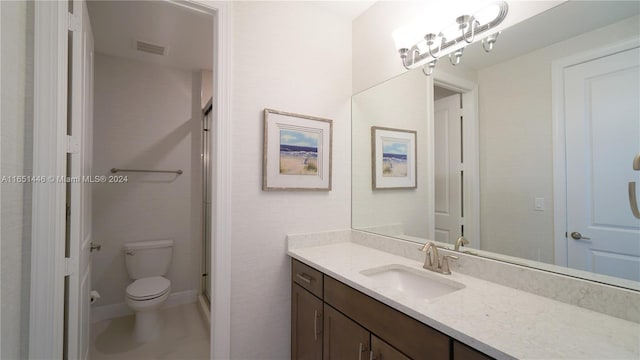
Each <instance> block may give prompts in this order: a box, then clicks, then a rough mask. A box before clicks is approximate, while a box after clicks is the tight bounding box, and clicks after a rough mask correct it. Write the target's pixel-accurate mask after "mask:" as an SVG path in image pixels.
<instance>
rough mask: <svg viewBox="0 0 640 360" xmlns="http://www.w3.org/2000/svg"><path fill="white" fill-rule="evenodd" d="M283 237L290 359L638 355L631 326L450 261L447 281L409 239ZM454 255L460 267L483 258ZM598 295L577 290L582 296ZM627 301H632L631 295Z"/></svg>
mask: <svg viewBox="0 0 640 360" xmlns="http://www.w3.org/2000/svg"><path fill="white" fill-rule="evenodd" d="M354 234H355V236H354ZM288 241H289V245H288V246H289V250H288V254H289V256H291V257H292V264H291V279H292V281H291V283H292V284H291V286H292V290H291V296H292V302H291V307H292V323H291V326H292V327H291V331H292V333H291V338H292V342H291V354H292V358H293V359H302V358H309V359H349V358H352V359H356V358H358V359H490V358H498V359H514V358H515V359H527V358H591V359H593V358H598V359H604V358H625V359H633V358H638V357H639V356H640V324H638V323H637V322H633V321H628V320H626V319H621V318H618V317H614V316H610V315H607V314H603V313H599V312H596V311H592V310H588V309H585V308H583V307H580V306H576V305H572V304H567V303H565V302H561V301H558V300H556V299H553V298H549V297H545V296H540V295H538V294H535V293H534V292H526V291H522V290H518V289H517V288H515V287H511V286H505V285H500V284H498V283H496V282H493V281H487V280H485V279H480V278H478V277H474V276H470V275H468V274H463V273H461V271H460V270H461V266H460V264H457V263H456V262H453V263H452V265H451V269H452V274H451V275H442V274H438V273H435V272H432V271H428V270H424V269H423V268H422V265H423V262H424V260H423V257H424V253H423V252H420V251H418V246H416V244H413V243H410V242H406V241H402V240H398V239H392V238H386V237H383V236H378V235H372V234H365V233H362V232H358V231H344V232H337V233H323V234H309V235H293V236H289V238H288ZM443 251H446V250H443ZM448 253H449V254H450V252H448ZM459 255H460V258H461V259H460V260H459V262H460V263H461V264H464V266H466V267H467V268H474V269H481V268H482V266H483V265H482V264H475V265H473V266H470V263H471V262H486V261H491V260H488V259H481V258H477V257H476V258H474V257H473V256H469V255H464V254H459ZM420 259H422V261H421V260H420ZM501 266H505V268H503V269H502V271H504V272H510V273H517V274H518V276H519V277H521V278H524V279H527V282H529V283H531V284H534V285H535V284H536V283H537V282H538V281H540V278H537V275H536V274H533V273H535V272H539V271H538V270H534V269H524V268H521V267H518V266H517V265H513V264H503V265H501ZM392 273H395V275H393V276H394V277H393V278H392V279H386V278H385V276H386V275H390V274H392ZM407 274H408V275H407ZM485 275H486V274H485ZM557 276H561V275H557ZM410 278H415V279H414V280H413V282H412V280H410ZM408 279H409V280H408ZM420 279H423V280H420ZM421 281H422V282H423V283H424V284H426V286H424V287H425V288H426V290H429V288H431V287H432V286H436V287H441V288H442V289H440V290H439V292H437V291H436V293H429V292H428V291H427V292H422V290H421V289H420V287H422V284H421ZM539 285H541V284H538V285H537V286H539ZM599 286H607V285H599ZM443 289H444V290H443ZM603 291H604V290H602V289H600V290H596V289H590V288H588V287H585V288H584V291H583V294H582V296H583V297H585V298H587V297H596V295H595V294H596V293H598V292H603ZM604 292H606V291H604ZM607 296H608V297H610V298H611V299H614V298H615V296H612V295H607ZM625 296H626V300H625V301H629V302H634V301H637V300H638V299H637V294H635V293H634V292H628V293H624V294H623V296H622V297H623V298H624V297H625ZM634 296H635V297H634ZM612 301H613V300H612ZM631 307H634V305H631ZM632 316H634V315H632Z"/></svg>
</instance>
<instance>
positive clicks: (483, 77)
mask: <svg viewBox="0 0 640 360" xmlns="http://www.w3.org/2000/svg"><path fill="white" fill-rule="evenodd" d="M639 19H640V18H639V17H638V16H635V17H633V18H629V19H627V20H623V21H621V22H618V23H616V24H613V25H609V26H607V27H604V28H601V29H598V30H595V31H591V32H589V33H586V34H583V35H580V36H577V37H574V38H572V39H569V40H566V41H562V42H559V43H556V44H553V45H551V46H547V47H545V48H542V49H539V50H536V51H533V52H530V53H528V54H525V55H522V56H520V57H517V58H514V59H512V60H509V61H506V62H503V63H501V64H497V65H494V66H491V67H488V68H485V69H482V70H479V71H478V82H479V104H480V106H479V111H480V194H481V199H480V204H481V208H480V214H481V215H482V216H481V219H482V222H481V226H480V229H481V239H482V249H483V250H488V251H495V252H500V253H503V254H508V255H512V256H518V257H524V258H527V259H532V260H540V261H544V262H549V263H553V261H554V255H553V253H554V249H553V168H552V166H553V149H552V137H551V136H552V128H551V126H552V124H551V116H552V112H551V111H552V109H551V105H552V104H551V102H552V99H551V82H552V77H551V65H552V62H553V61H554V60H557V59H561V58H563V57H567V56H570V55H573V54H576V53H580V52H584V51H587V50H590V49H594V48H598V47H602V46H606V45H610V44H611V41H612V39H620V40H622V39H626V38H630V37H632V36H638V29H640V20H639ZM536 197H542V198H544V199H545V208H546V210H545V211H534V210H533V207H534V199H535V198H536ZM514 239H518V240H517V241H514Z"/></svg>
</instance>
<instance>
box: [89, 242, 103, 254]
mask: <svg viewBox="0 0 640 360" xmlns="http://www.w3.org/2000/svg"><path fill="white" fill-rule="evenodd" d="M100 249H102V245H93V242H92V243H91V245H90V246H89V252H94V251H100Z"/></svg>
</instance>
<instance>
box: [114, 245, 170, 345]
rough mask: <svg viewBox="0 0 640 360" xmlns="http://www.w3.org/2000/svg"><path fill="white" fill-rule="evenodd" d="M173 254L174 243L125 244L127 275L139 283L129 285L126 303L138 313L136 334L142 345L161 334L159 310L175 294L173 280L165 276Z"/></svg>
mask: <svg viewBox="0 0 640 360" xmlns="http://www.w3.org/2000/svg"><path fill="white" fill-rule="evenodd" d="M172 253H173V240H153V241H139V242H130V243H126V244H124V254H125V256H124V257H125V263H126V264H127V272H128V273H129V277H130V278H131V279H133V280H135V281H134V282H133V283H131V284H130V285H129V286H127V291H126V293H127V294H126V303H127V305H129V307H130V308H131V309H133V311H135V312H136V323H135V330H134V333H135V339H136V341H138V342H149V341H151V340H153V339H154V338H156V336H157V335H158V332H159V327H160V324H159V322H158V309H159V308H160V307H161V306H162V304H164V302H165V301H166V300H167V298H169V294H170V293H171V281H169V279H167V278H165V277H164V276H163V275H165V274H166V273H167V271H168V270H169V265H170V264H171V255H172Z"/></svg>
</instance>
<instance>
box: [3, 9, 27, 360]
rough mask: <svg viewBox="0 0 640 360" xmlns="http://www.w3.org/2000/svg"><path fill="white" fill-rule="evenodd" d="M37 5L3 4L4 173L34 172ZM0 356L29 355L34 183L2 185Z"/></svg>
mask: <svg viewBox="0 0 640 360" xmlns="http://www.w3.org/2000/svg"><path fill="white" fill-rule="evenodd" d="M33 16H34V15H33V4H31V3H27V2H22V1H20V2H17V1H16V2H7V1H2V2H1V3H0V17H1V19H0V23H1V30H0V33H1V34H2V35H1V36H2V40H1V42H2V52H1V53H2V59H1V60H0V62H1V63H2V69H1V75H0V76H1V78H0V84H2V85H1V86H2V89H1V93H2V103H1V105H0V108H1V109H2V114H1V119H2V120H1V121H2V122H1V125H0V137H1V140H0V144H1V145H0V153H1V157H2V161H0V164H1V165H0V175H1V176H3V177H4V176H21V175H27V176H28V175H31V174H32V166H33V165H32V163H33V159H32V153H33V152H32V146H33V110H32V109H33V29H34V28H33V26H34V23H33V21H34V19H33ZM0 186H1V188H0V198H1V199H2V201H1V204H2V208H1V210H0V223H1V224H2V226H1V230H0V237H1V238H2V240H1V241H0V244H1V246H0V254H1V267H2V268H1V270H0V273H1V283H2V289H1V290H0V294H1V296H2V297H1V298H0V303H2V311H1V313H0V318H2V322H1V325H0V326H1V327H0V329H1V331H0V333H1V340H0V349H1V350H0V358H2V359H24V358H26V357H27V351H28V344H29V343H28V341H29V338H28V336H29V286H30V282H29V274H30V264H31V261H30V256H31V252H30V242H31V185H29V184H17V183H3V184H1V185H0Z"/></svg>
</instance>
